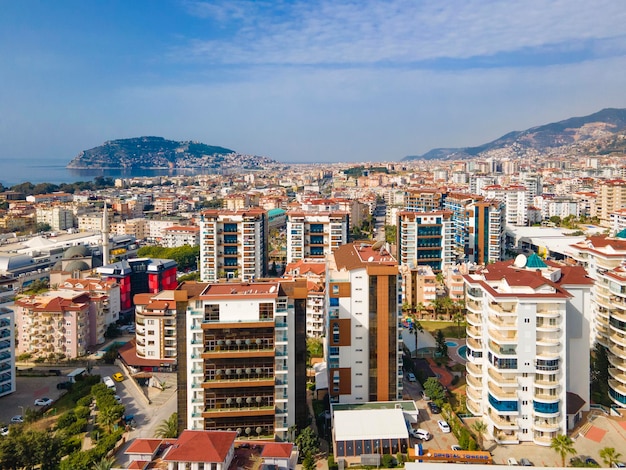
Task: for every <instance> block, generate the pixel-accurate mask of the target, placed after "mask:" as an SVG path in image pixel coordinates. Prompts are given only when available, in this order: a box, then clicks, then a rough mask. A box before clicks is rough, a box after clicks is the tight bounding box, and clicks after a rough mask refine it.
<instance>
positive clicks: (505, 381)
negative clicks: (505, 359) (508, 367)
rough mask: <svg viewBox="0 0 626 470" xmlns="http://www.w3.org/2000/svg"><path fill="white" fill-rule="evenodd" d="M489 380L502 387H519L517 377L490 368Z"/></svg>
mask: <svg viewBox="0 0 626 470" xmlns="http://www.w3.org/2000/svg"><path fill="white" fill-rule="evenodd" d="M488 374H489V378H490V379H491V380H493V381H494V382H495V383H496V384H497V385H499V386H500V387H517V385H518V384H517V376H516V375H513V374H511V375H506V374H501V373H500V372H498V371H497V370H495V369H493V368H491V367H489V368H488Z"/></svg>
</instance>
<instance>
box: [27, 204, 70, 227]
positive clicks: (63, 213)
mask: <svg viewBox="0 0 626 470" xmlns="http://www.w3.org/2000/svg"><path fill="white" fill-rule="evenodd" d="M35 210H36V212H35V213H36V217H37V223H38V224H47V225H49V226H50V229H51V230H55V231H59V230H67V229H68V228H72V227H74V226H75V218H74V210H73V209H72V207H65V206H60V205H55V206H49V205H42V206H38V207H37V208H36V209H35Z"/></svg>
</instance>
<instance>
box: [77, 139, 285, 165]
mask: <svg viewBox="0 0 626 470" xmlns="http://www.w3.org/2000/svg"><path fill="white" fill-rule="evenodd" d="M267 163H275V162H274V161H273V160H271V159H269V158H265V157H257V156H242V155H240V154H238V153H237V152H235V151H234V150H231V149H227V148H224V147H217V146H213V145H206V144H203V143H200V142H192V141H182V142H180V141H175V140H167V139H164V138H163V137H152V136H149V137H134V138H131V139H119V140H109V141H107V142H105V143H104V144H102V145H99V146H98V147H94V148H92V149H89V150H83V151H82V152H80V153H79V154H78V155H77V156H76V157H75V158H74V159H73V160H72V161H71V162H69V163H68V165H67V168H76V169H84V168H89V169H93V168H103V169H105V168H116V169H118V168H126V169H133V168H218V167H220V168H222V167H228V166H231V165H232V166H234V165H236V166H239V167H257V166H259V165H263V164H267Z"/></svg>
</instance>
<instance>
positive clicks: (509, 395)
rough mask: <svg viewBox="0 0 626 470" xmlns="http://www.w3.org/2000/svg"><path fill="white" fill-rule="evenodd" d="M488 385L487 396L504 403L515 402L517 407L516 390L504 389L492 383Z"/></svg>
mask: <svg viewBox="0 0 626 470" xmlns="http://www.w3.org/2000/svg"><path fill="white" fill-rule="evenodd" d="M488 384H489V386H488V389H489V394H490V395H491V396H493V397H494V398H495V399H497V400H498V401H505V402H509V401H515V403H516V406H517V388H516V389H513V390H512V389H510V388H509V389H504V388H502V387H499V386H497V385H496V384H494V383H493V382H488ZM516 410H517V408H516ZM498 411H504V410H498Z"/></svg>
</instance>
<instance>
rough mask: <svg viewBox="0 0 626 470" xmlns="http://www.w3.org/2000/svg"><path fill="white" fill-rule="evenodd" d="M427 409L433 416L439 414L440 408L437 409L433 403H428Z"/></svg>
mask: <svg viewBox="0 0 626 470" xmlns="http://www.w3.org/2000/svg"><path fill="white" fill-rule="evenodd" d="M428 408H430V412H431V413H432V414H434V415H438V414H439V413H441V408H439V407H438V406H437V404H436V403H435V402H432V401H429V402H428Z"/></svg>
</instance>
